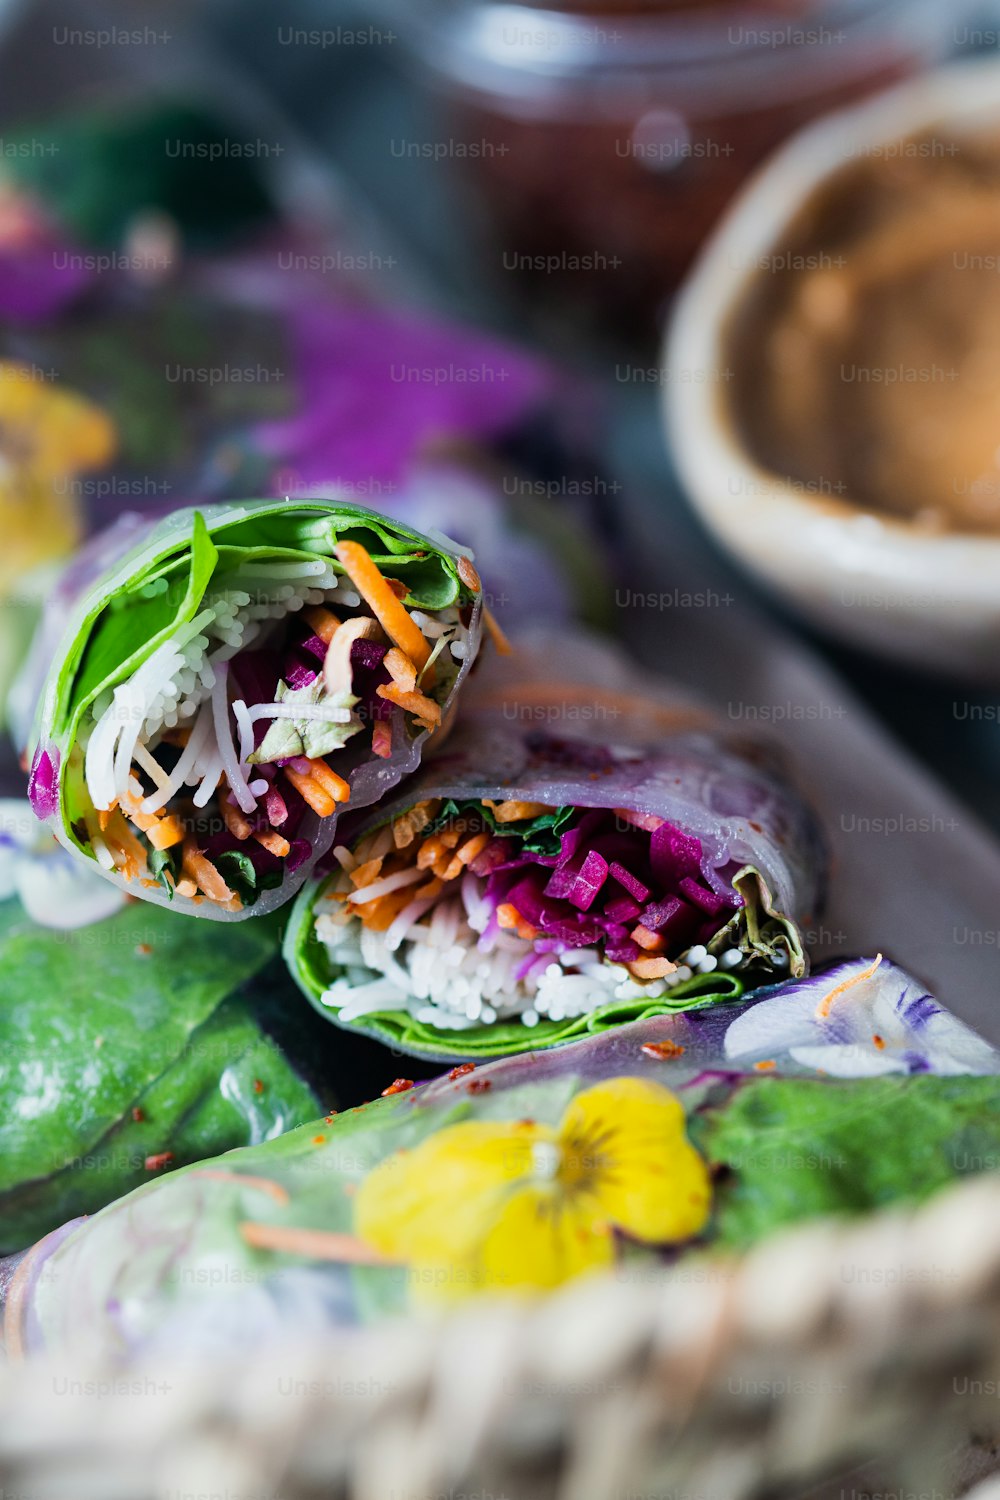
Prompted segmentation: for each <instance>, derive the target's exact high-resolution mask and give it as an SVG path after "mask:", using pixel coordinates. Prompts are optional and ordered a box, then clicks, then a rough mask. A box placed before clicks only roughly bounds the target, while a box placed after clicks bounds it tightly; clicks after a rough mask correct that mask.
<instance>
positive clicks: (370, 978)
mask: <svg viewBox="0 0 1000 1500" xmlns="http://www.w3.org/2000/svg"><path fill="white" fill-rule="evenodd" d="M411 786H412V789H411V790H409V791H408V792H407V794H406V795H405V796H402V797H397V798H394V799H393V803H392V806H391V807H386V808H383V809H382V810H381V812H380V814H379V815H378V816H376V817H375V818H368V819H361V820H360V823H357V822H356V823H355V825H354V828H355V829H356V831H351V832H350V833H349V830H348V829H347V828H346V827H345V828H344V830H343V832H344V835H346V836H344V837H342V838H340V839H339V841H338V843H337V846H336V847H335V849H334V850H333V855H334V857H335V862H336V863H335V867H334V868H333V869H332V870H331V871H330V872H329V873H327V874H326V875H325V876H323V877H322V878H321V879H317V880H314V881H313V882H311V883H310V885H309V886H307V888H306V889H305V890H304V891H303V892H302V894H301V896H300V897H299V900H298V903H297V905H296V908H295V912H294V914H293V918H292V922H291V924H290V927H289V931H288V934H287V936H286V949H285V951H286V958H287V961H288V962H289V964H290V966H291V969H292V971H293V973H294V975H295V977H296V979H297V981H298V983H299V985H300V986H301V988H302V989H303V990H304V991H305V993H306V994H307V995H308V996H309V998H310V999H311V1000H312V1001H313V1003H314V1004H315V1005H316V1006H317V1007H318V1008H319V1009H320V1010H321V1011H323V1012H324V1013H326V1014H327V1015H329V1016H330V1018H331V1019H333V1020H335V1021H336V1022H338V1024H340V1025H342V1026H346V1027H352V1028H356V1029H358V1030H361V1031H366V1032H369V1033H371V1034H373V1035H375V1036H378V1037H381V1038H382V1039H384V1040H386V1041H389V1042H391V1043H392V1044H393V1045H394V1046H396V1047H398V1048H401V1049H402V1050H404V1051H407V1052H411V1053H413V1054H415V1055H417V1056H427V1057H447V1058H453V1057H475V1056H493V1055H500V1054H504V1053H513V1052H519V1051H523V1050H527V1049H531V1048H538V1047H547V1046H552V1045H553V1044H556V1043H560V1042H565V1041H568V1040H570V1039H572V1038H574V1037H578V1036H581V1035H584V1034H586V1033H588V1032H595V1031H600V1030H602V1029H604V1028H606V1027H609V1026H614V1025H618V1024H620V1023H621V1022H624V1021H630V1020H636V1019H638V1018H640V1017H645V1016H650V1015H657V1014H660V1013H666V1012H670V1011H676V1010H688V1009H693V1008H696V1007H700V1006H705V1005H709V1004H712V1003H713V1002H716V1001H720V1000H732V999H736V998H737V997H738V996H739V995H740V994H741V993H742V991H743V989H744V988H745V987H746V985H747V984H759V983H761V982H765V981H766V980H767V978H768V977H787V976H789V975H801V974H802V973H804V971H805V955H804V953H803V948H802V942H801V937H800V931H799V923H800V922H803V921H804V920H805V919H806V917H807V915H808V914H809V913H811V912H812V910H813V907H814V903H815V900H816V898H817V894H818V890H817V888H818V884H819V880H820V876H821V871H822V861H821V857H820V841H819V837H818V833H817V830H816V828H815V825H814V823H813V821H812V818H811V815H810V814H809V812H808V811H807V809H806V808H805V807H804V806H803V805H802V804H801V803H800V802H799V801H798V799H797V798H796V796H795V795H794V793H793V792H792V791H791V790H790V788H788V787H787V786H786V785H785V784H784V782H783V781H782V780H781V779H780V777H779V776H778V775H777V774H776V773H775V772H774V771H772V770H771V769H770V768H769V767H768V766H766V765H764V764H761V762H760V761H759V759H756V758H755V759H754V760H752V761H751V760H747V759H745V758H744V757H743V756H741V755H740V754H739V753H737V751H736V750H735V749H733V748H731V747H729V746H727V745H726V744H725V743H724V742H723V741H722V739H721V737H720V736H712V735H708V734H703V733H697V732H695V733H680V734H677V735H675V736H673V737H672V738H671V739H669V740H665V741H664V742H663V744H662V745H661V746H660V747H659V748H658V749H657V750H656V751H655V752H647V751H639V750H622V749H618V750H612V749H610V748H604V747H601V746H598V745H595V744H594V743H593V742H592V741H590V742H584V741H582V740H576V741H574V740H567V739H559V740H556V739H553V738H550V737H545V736H541V735H535V734H528V735H520V734H516V733H504V732H502V731H500V730H497V729H496V728H494V727H487V726H486V725H485V724H484V723H483V722H482V721H479V722H473V723H471V724H469V725H467V726H464V727H463V730H462V731H461V734H460V736H459V735H457V736H456V740H455V741H452V742H450V743H449V746H448V747H447V749H446V750H445V752H444V753H443V755H442V756H441V757H440V759H439V760H438V761H436V763H435V764H434V765H433V766H429V767H425V768H424V771H423V772H422V773H421V774H420V776H419V777H418V778H417V780H416V783H414V784H411Z"/></svg>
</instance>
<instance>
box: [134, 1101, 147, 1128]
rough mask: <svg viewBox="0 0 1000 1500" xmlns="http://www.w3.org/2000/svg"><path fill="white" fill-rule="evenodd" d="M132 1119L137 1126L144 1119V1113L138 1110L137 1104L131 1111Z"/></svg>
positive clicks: (142, 1110)
mask: <svg viewBox="0 0 1000 1500" xmlns="http://www.w3.org/2000/svg"><path fill="white" fill-rule="evenodd" d="M132 1118H133V1120H134V1121H135V1123H136V1124H137V1125H138V1124H140V1123H141V1122H142V1121H143V1120H144V1119H145V1118H146V1111H145V1110H144V1109H140V1108H139V1106H138V1104H137V1105H136V1106H135V1107H134V1109H133V1110H132Z"/></svg>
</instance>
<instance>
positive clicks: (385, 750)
mask: <svg viewBox="0 0 1000 1500" xmlns="http://www.w3.org/2000/svg"><path fill="white" fill-rule="evenodd" d="M372 754H373V755H377V756H378V758H379V760H388V759H389V757H390V755H391V754H392V721H391V720H390V719H376V721H375V728H374V729H373V730H372Z"/></svg>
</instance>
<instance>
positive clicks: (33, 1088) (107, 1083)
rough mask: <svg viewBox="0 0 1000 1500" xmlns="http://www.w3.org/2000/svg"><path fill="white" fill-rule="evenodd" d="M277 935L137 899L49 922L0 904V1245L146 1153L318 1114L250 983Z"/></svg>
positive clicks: (258, 1134)
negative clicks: (104, 914)
mask: <svg viewBox="0 0 1000 1500" xmlns="http://www.w3.org/2000/svg"><path fill="white" fill-rule="evenodd" d="M276 948H277V934H276V924H275V923H274V922H273V921H270V920H267V919H265V920H263V921H261V922H255V923H252V924H250V925H249V926H248V927H247V929H246V932H245V934H244V933H242V931H239V932H238V930H237V929H236V928H231V927H223V928H218V927H216V926H215V925H214V924H211V925H209V924H205V923H201V922H199V921H197V920H195V919H194V918H192V917H183V916H179V915H176V914H174V913H172V912H167V911H164V910H162V909H160V908H157V907H153V906H149V905H146V904H141V905H133V906H129V907H127V908H126V909H125V910H124V911H122V912H120V913H119V914H118V915H116V916H114V917H111V918H109V919H108V920H107V921H105V922H101V923H99V924H97V925H95V926H93V927H87V928H82V929H79V930H77V931H73V932H60V931H53V930H50V929H47V928H40V927H37V926H35V925H34V924H33V923H32V922H31V921H30V920H29V919H28V918H27V917H26V916H25V915H24V914H23V912H22V911H21V908H20V906H19V905H18V904H17V903H16V902H7V903H5V904H4V905H3V906H2V907H0V996H2V997H3V998H2V1000H0V1097H2V1098H3V1101H4V1109H3V1112H2V1114H0V1246H2V1248H4V1249H13V1248H19V1247H20V1246H21V1245H24V1244H26V1243H28V1242H30V1241H31V1240H32V1239H34V1238H36V1237H37V1236H39V1235H41V1234H44V1233H47V1232H48V1230H49V1229H51V1228H54V1227H55V1226H56V1225H58V1224H60V1223H62V1222H63V1221H64V1220H65V1219H67V1218H69V1217H73V1216H74V1215H75V1214H79V1213H85V1212H87V1213H89V1212H93V1211H94V1210H95V1209H97V1208H100V1207H102V1206H103V1205H104V1204H105V1203H107V1202H108V1201H109V1200H110V1199H112V1198H115V1197H117V1196H119V1195H120V1194H121V1193H124V1192H127V1191H128V1190H129V1189H130V1188H132V1187H134V1186H136V1185H138V1184H139V1183H141V1182H143V1181H146V1180H148V1178H149V1173H148V1171H147V1170H146V1168H145V1159H146V1157H147V1156H149V1155H154V1156H155V1155H158V1154H160V1153H162V1152H171V1153H172V1156H173V1160H172V1162H171V1165H181V1164H183V1163H184V1162H187V1161H193V1160H198V1159H199V1158H201V1157H203V1156H207V1155H212V1154H214V1153H217V1152H220V1151H226V1150H229V1149H230V1148H231V1147H233V1146H241V1145H247V1144H249V1143H252V1142H254V1141H258V1140H261V1139H264V1138H266V1137H267V1136H269V1135H272V1134H274V1133H275V1132H277V1131H280V1130H283V1129H287V1128H288V1127H289V1126H290V1125H293V1124H297V1123H298V1122H300V1121H302V1120H303V1119H308V1118H309V1117H310V1116H311V1115H313V1114H315V1113H316V1110H317V1107H318V1101H317V1100H316V1097H315V1095H314V1094H313V1093H312V1091H311V1090H310V1089H309V1088H308V1087H307V1086H306V1085H305V1084H304V1083H303V1082H302V1081H301V1080H300V1079H299V1078H298V1077H297V1076H296V1074H295V1073H294V1071H293V1069H292V1068H291V1066H290V1064H289V1063H288V1062H287V1061H286V1060H285V1059H284V1057H283V1056H282V1054H281V1053H280V1052H278V1051H277V1050H276V1049H274V1048H273V1047H272V1046H271V1045H270V1044H269V1043H268V1041H267V1039H266V1037H264V1035H263V1034H262V1031H261V1027H260V1023H259V1020H258V1019H257V1013H256V1007H255V1004H254V1002H253V1000H252V997H251V995H250V994H249V992H248V990H247V986H248V985H249V983H250V981H251V980H252V979H253V978H254V977H255V976H256V975H257V974H258V973H259V972H260V971H261V970H262V969H263V967H264V966H265V965H266V964H267V963H268V962H269V961H270V960H271V959H272V957H273V955H274V954H275V952H276ZM256 1079H259V1081H260V1083H261V1085H262V1087H261V1088H260V1089H259V1090H258V1089H256V1087H255V1085H254V1080H256ZM133 1111H138V1118H134V1117H133Z"/></svg>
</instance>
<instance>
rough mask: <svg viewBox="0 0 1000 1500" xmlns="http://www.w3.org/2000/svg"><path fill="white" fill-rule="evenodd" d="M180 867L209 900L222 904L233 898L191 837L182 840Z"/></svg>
mask: <svg viewBox="0 0 1000 1500" xmlns="http://www.w3.org/2000/svg"><path fill="white" fill-rule="evenodd" d="M181 867H182V869H183V871H184V874H185V875H188V876H190V878H191V879H192V880H193V881H195V882H196V883H197V886H198V889H199V890H201V891H204V893H205V895H206V896H207V897H208V899H209V901H215V902H216V903H217V904H218V905H220V906H222V905H224V904H225V903H226V902H227V901H231V900H232V899H233V896H234V892H233V891H231V890H230V889H229V887H228V885H227V884H226V882H225V881H224V880H223V878H222V876H221V875H220V874H219V872H218V870H217V869H216V868H215V866H214V865H213V864H212V861H211V860H210V859H206V858H205V856H204V854H202V853H201V851H200V850H199V848H198V846H197V844H196V843H195V841H194V839H193V838H189V839H186V840H185V842H184V853H183V855H182V857H181Z"/></svg>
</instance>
